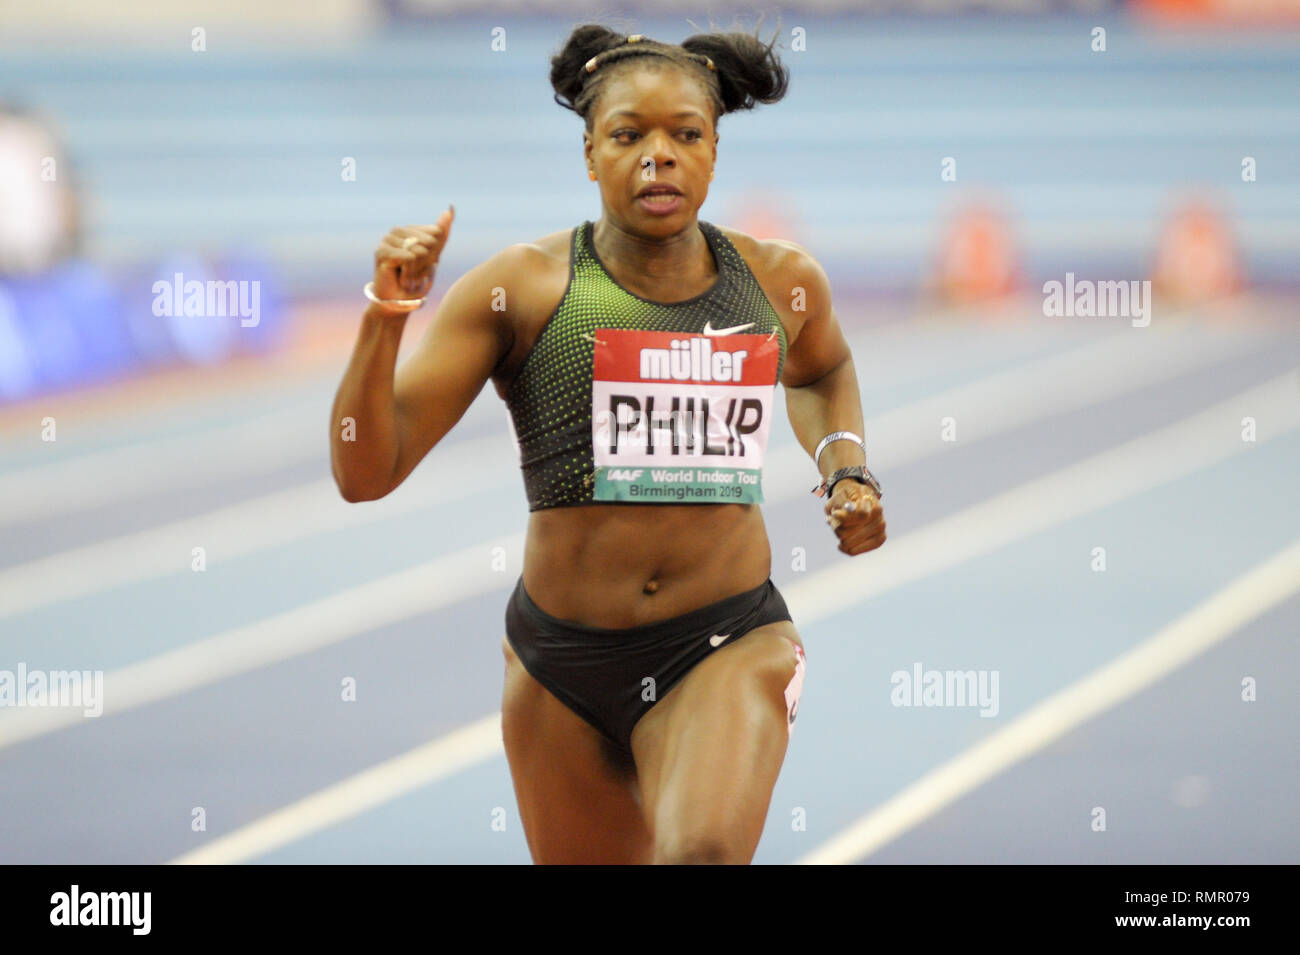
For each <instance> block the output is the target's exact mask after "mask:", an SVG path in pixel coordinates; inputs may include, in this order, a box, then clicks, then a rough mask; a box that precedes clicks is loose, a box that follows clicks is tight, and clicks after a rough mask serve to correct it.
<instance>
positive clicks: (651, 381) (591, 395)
mask: <svg viewBox="0 0 1300 955" xmlns="http://www.w3.org/2000/svg"><path fill="white" fill-rule="evenodd" d="M697 223H698V225H699V227H700V231H702V232H703V233H704V237H705V239H706V240H707V241H708V244H709V249H710V250H711V251H712V253H713V258H714V261H715V262H716V263H717V270H718V278H717V281H716V282H715V283H714V285H713V286H712V287H711V288H710V289H708V290H707V291H705V292H702V293H701V294H699V295H697V296H695V297H694V298H690V299H687V300H685V301H682V302H673V303H671V304H667V303H662V302H652V301H650V300H648V299H644V298H642V297H641V296H639V295H635V294H633V293H632V292H629V291H628V290H627V289H625V288H623V287H622V286H621V285H619V284H618V283H617V282H616V281H614V278H613V277H612V276H611V275H610V274H609V272H608V271H606V269H605V267H604V265H603V264H602V263H601V261H600V257H599V256H598V255H597V254H596V250H595V246H594V243H593V242H592V233H593V228H594V225H593V223H592V222H590V221H586V222H583V223H582V225H580V226H577V227H576V228H575V229H574V230H573V232H572V235H571V237H570V260H569V284H568V287H567V288H566V290H565V293H564V297H563V298H562V299H560V303H559V305H557V306H556V309H555V312H554V313H553V314H552V315H551V317H550V319H549V320H548V322H547V324H546V325H545V327H543V329H542V332H541V334H540V335H539V336H538V339H537V342H536V343H535V344H534V345H533V348H532V350H531V351H530V352H529V354H528V357H527V358H526V359H525V360H524V364H523V367H522V368H521V369H520V371H519V374H518V375H517V376H516V377H515V379H514V381H513V382H511V384H510V387H509V390H508V391H507V392H506V398H505V400H506V406H507V408H508V409H509V417H510V425H511V430H512V432H513V436H514V440H515V443H516V445H517V446H518V448H519V463H520V467H521V468H522V470H523V475H524V490H525V492H526V493H527V495H528V509H529V510H530V511H537V510H542V509H543V508H549V507H567V506H573V505H584V504H603V503H609V502H614V501H623V502H628V503H642V504H656V503H661V504H683V503H707V504H719V503H737V504H752V503H758V502H761V501H762V500H763V492H762V466H763V458H764V455H765V452H766V448H767V439H768V433H769V431H770V429H771V424H772V399H773V395H774V393H775V390H776V384H777V382H778V381H780V378H781V370H782V368H783V367H784V365H785V357H786V347H787V342H786V333H785V328H784V326H783V325H782V323H781V319H780V316H779V315H778V314H777V312H776V309H775V308H773V307H772V304H771V302H769V301H768V299H767V296H766V295H765V294H764V293H763V290H762V288H761V287H760V286H759V284H758V281H757V280H756V279H755V278H754V274H753V273H752V272H751V271H750V269H749V266H748V265H747V264H746V263H745V260H744V258H743V257H742V256H741V254H740V253H739V252H738V251H737V250H736V247H735V245H733V244H732V242H731V240H729V239H728V238H727V237H726V236H725V235H724V234H723V233H722V231H721V230H720V229H718V228H717V226H714V225H713V224H711V223H708V222H704V221H703V220H697Z"/></svg>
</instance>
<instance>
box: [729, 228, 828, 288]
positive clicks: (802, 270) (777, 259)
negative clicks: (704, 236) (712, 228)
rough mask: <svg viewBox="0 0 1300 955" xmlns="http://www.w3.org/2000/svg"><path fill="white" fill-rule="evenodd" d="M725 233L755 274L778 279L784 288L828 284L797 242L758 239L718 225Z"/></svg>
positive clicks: (821, 272) (819, 267) (815, 263)
mask: <svg viewBox="0 0 1300 955" xmlns="http://www.w3.org/2000/svg"><path fill="white" fill-rule="evenodd" d="M718 229H719V230H720V231H722V234H723V235H725V236H727V238H728V239H731V243H732V244H733V246H735V247H736V251H737V252H740V253H741V257H744V259H745V264H746V265H749V268H750V270H751V272H753V273H754V274H755V275H761V277H763V278H767V277H770V278H774V279H776V281H777V282H779V283H781V285H785V283H787V281H789V283H790V285H805V286H810V285H813V286H820V285H822V283H823V282H826V272H823V269H822V265H820V264H819V262H818V261H816V259H814V257H813V253H811V252H809V251H807V249H806V248H803V247H802V246H800V244H798V243H797V242H790V240H789V239H755V238H754V236H753V235H749V234H748V233H742V231H740V230H738V229H729V227H727V226H718Z"/></svg>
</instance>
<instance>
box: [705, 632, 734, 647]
mask: <svg viewBox="0 0 1300 955" xmlns="http://www.w3.org/2000/svg"><path fill="white" fill-rule="evenodd" d="M729 636H731V634H729V633H715V634H714V635H713V636H711V637H709V643H711V644H713V645H714V646H715V647H720V646H722V641H724V640H726V639H727V637H729Z"/></svg>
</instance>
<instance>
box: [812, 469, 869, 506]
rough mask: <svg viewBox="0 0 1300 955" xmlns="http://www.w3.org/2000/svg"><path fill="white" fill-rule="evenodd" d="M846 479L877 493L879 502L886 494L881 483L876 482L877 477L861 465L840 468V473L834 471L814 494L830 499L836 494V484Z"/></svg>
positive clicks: (814, 490)
mask: <svg viewBox="0 0 1300 955" xmlns="http://www.w3.org/2000/svg"><path fill="white" fill-rule="evenodd" d="M845 478H852V479H853V480H855V481H857V482H859V483H861V484H865V485H867V486H868V487H869V488H871V490H872V491H874V492H875V494H876V498H877V500H879V499H880V497H881V496H882V495H883V494H884V492H883V491H881V490H880V482H879V481H877V480H876V476H875V475H874V474H872V473H871V472H870V471H868V470H867V469H866V468H865V467H864V466H863V465H861V464H851V465H849V466H848V467H846V468H840V469H839V470H838V471H833V472H832V473H831V476H830V477H828V478H827V479H826V480H825V481H823V482H822V483H821V484H819V485H817V486H816V487H815V488H813V493H814V494H816V495H817V496H818V497H823V496H825V497H829V496H830V495H831V494H834V493H835V485H836V483H838V482H839V481H843V480H844V479H845Z"/></svg>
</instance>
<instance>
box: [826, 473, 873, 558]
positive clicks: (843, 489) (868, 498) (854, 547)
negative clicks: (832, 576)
mask: <svg viewBox="0 0 1300 955" xmlns="http://www.w3.org/2000/svg"><path fill="white" fill-rule="evenodd" d="M825 510H826V514H827V517H826V523H827V524H829V525H830V526H831V530H833V531H834V532H835V536H836V537H838V538H839V539H840V550H841V551H842V552H843V553H845V554H848V555H849V556H850V557H853V556H854V555H856V554H865V553H866V552H867V551H869V550H875V549H876V548H877V547H879V546H880V545H881V544H883V543H884V542H885V512H884V510H883V509H882V508H881V506H880V499H879V498H877V497H876V495H875V492H874V491H872V490H871V488H870V487H868V486H867V485H866V484H863V483H861V482H860V481H855V480H853V479H852V478H845V479H844V480H842V481H838V482H837V483H836V484H835V493H834V494H832V495H831V498H830V500H829V501H827V502H826V508H825Z"/></svg>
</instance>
